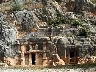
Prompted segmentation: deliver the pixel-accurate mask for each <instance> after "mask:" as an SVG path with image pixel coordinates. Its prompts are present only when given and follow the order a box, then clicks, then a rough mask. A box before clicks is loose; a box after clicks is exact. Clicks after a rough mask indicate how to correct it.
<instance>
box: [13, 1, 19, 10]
mask: <svg viewBox="0 0 96 72" xmlns="http://www.w3.org/2000/svg"><path fill="white" fill-rule="evenodd" d="M12 8H13V11H19V10H21V5H20V3H19V2H18V0H14V2H13V4H12Z"/></svg>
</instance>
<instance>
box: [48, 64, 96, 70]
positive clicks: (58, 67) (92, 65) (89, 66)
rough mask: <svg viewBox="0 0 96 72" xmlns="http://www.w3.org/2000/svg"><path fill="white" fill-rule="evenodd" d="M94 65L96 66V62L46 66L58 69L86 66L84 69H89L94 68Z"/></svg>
mask: <svg viewBox="0 0 96 72" xmlns="http://www.w3.org/2000/svg"><path fill="white" fill-rule="evenodd" d="M92 67H96V63H85V64H73V65H61V66H48V67H46V68H56V69H60V68H68V69H73V68H75V69H76V68H84V69H87V68H92Z"/></svg>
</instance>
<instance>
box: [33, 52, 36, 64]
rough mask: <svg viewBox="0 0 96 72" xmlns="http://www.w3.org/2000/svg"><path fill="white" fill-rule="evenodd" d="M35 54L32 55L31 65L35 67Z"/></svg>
mask: <svg viewBox="0 0 96 72" xmlns="http://www.w3.org/2000/svg"><path fill="white" fill-rule="evenodd" d="M35 56H36V54H35V53H32V65H35V64H36V62H35V61H36V57H35Z"/></svg>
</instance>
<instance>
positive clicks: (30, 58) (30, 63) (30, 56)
mask: <svg viewBox="0 0 96 72" xmlns="http://www.w3.org/2000/svg"><path fill="white" fill-rule="evenodd" d="M29 65H30V66H31V65H32V54H31V53H29Z"/></svg>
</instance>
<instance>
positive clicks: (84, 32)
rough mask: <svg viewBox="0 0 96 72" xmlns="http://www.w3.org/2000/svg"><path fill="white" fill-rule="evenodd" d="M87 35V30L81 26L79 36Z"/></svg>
mask: <svg viewBox="0 0 96 72" xmlns="http://www.w3.org/2000/svg"><path fill="white" fill-rule="evenodd" d="M88 35H89V30H88V29H86V28H81V29H80V31H79V36H85V37H87V36H88Z"/></svg>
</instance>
